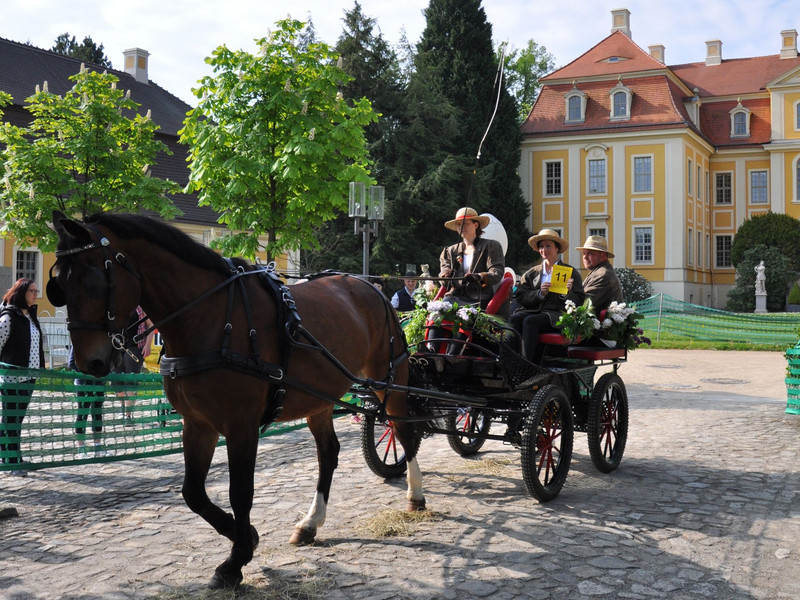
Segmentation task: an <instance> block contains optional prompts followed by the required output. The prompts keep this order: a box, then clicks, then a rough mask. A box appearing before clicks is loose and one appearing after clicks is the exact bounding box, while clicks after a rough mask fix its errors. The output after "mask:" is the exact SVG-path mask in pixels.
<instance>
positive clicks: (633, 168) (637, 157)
mask: <svg viewBox="0 0 800 600" xmlns="http://www.w3.org/2000/svg"><path fill="white" fill-rule="evenodd" d="M640 159H647V160H649V164H650V174H649V182H648V189H641V190H640V189H637V188H636V185H637V183H636V182H637V178H636V175H637V173H636V161H637V160H640ZM653 162H654V161H653V155H652V154H637V155H635V156H631V178H632V180H631V189H632V190H633V193H634V194H652V193H653Z"/></svg>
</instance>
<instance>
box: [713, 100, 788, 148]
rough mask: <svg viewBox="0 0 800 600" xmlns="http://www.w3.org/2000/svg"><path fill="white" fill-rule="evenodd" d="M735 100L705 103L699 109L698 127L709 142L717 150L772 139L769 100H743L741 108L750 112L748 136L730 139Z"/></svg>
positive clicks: (736, 103) (765, 141) (763, 142)
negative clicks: (731, 112)
mask: <svg viewBox="0 0 800 600" xmlns="http://www.w3.org/2000/svg"><path fill="white" fill-rule="evenodd" d="M737 105H738V102H736V101H735V100H731V101H726V102H706V103H704V104H703V105H702V107H701V108H700V127H701V128H702V130H703V133H704V134H705V135H706V137H708V139H709V141H710V142H711V143H712V144H714V145H715V146H716V147H718V148H735V147H746V146H750V145H752V144H766V143H767V142H769V141H770V139H771V137H772V131H771V126H770V99H769V98H755V99H750V100H745V101H743V102H742V106H744V107H746V108H748V109H749V110H750V136H749V137H746V138H731V115H730V111H731V110H733V109H734V108H736V106H737Z"/></svg>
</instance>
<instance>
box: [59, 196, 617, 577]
mask: <svg viewBox="0 0 800 600" xmlns="http://www.w3.org/2000/svg"><path fill="white" fill-rule="evenodd" d="M53 226H54V229H55V231H56V233H57V234H58V249H57V251H56V257H57V261H56V263H55V265H54V266H53V268H52V269H51V271H50V280H49V281H48V283H47V296H48V298H49V299H50V301H51V303H52V304H53V305H54V306H66V307H67V312H68V315H69V330H70V335H71V338H72V342H73V347H74V352H75V360H76V363H77V366H78V368H79V369H80V370H81V371H83V372H84V373H87V374H89V375H91V376H92V377H103V376H105V375H106V374H107V373H108V372H109V371H110V369H111V367H112V365H113V364H114V362H115V361H116V360H117V359H118V358H119V356H120V355H121V353H122V352H124V351H126V350H128V349H130V348H131V347H132V346H133V345H134V344H136V343H137V342H138V339H139V336H140V335H146V333H147V332H144V333H140V332H138V325H139V323H136V324H133V325H129V323H128V315H130V314H131V312H132V311H133V310H134V309H135V308H136V307H137V306H141V307H142V308H143V309H144V311H145V312H146V313H147V315H148V316H149V317H150V319H151V320H152V321H153V322H154V323H155V325H154V327H157V328H158V330H159V332H160V333H161V334H162V337H163V342H164V348H165V350H166V353H165V356H164V358H163V359H162V362H161V373H162V375H163V376H164V391H165V393H166V396H167V399H168V400H169V402H170V403H171V404H172V406H173V407H174V408H175V409H176V410H177V411H178V412H179V413H180V414H181V416H182V419H183V449H184V463H185V468H186V470H185V476H184V483H183V487H182V494H183V497H184V499H185V501H186V504H187V506H188V507H189V508H190V509H191V510H192V511H194V512H195V513H197V514H198V515H200V516H201V517H202V518H203V519H204V520H205V521H207V522H208V523H209V524H210V525H211V526H212V527H213V528H214V529H215V530H216V531H217V532H218V533H219V534H220V535H222V536H224V537H226V538H228V539H229V540H230V541H231V542H232V547H231V552H230V554H229V556H228V558H227V559H225V560H224V561H223V562H222V563H221V564H219V565H218V566H217V567H216V569H215V571H214V575H213V577H212V578H211V581H210V584H209V585H210V586H211V587H213V588H235V587H237V586H238V585H239V584H240V583H241V581H242V579H243V575H242V566H244V565H246V564H247V563H248V562H250V560H252V558H253V555H254V550H255V549H256V547H257V546H258V540H259V536H258V532H257V531H256V529H255V527H254V526H253V525H252V524H251V522H250V510H251V508H252V503H253V491H254V477H255V467H256V455H257V450H258V439H259V435H258V434H259V429H260V428H263V427H266V426H268V425H269V424H270V423H271V422H273V421H294V420H297V419H302V418H305V419H306V422H307V424H308V429H309V431H310V432H311V434H312V435H313V437H314V440H315V443H316V447H317V459H318V465H319V472H318V477H317V485H316V490H315V493H314V496H313V498H312V501H311V505H310V507H309V510H308V513H307V514H306V515H305V517H303V518H302V519H301V520H300V521H299V522H298V523H297V524H296V525H295V529H294V532H293V533H292V536H291V538H290V540H289V542H290V543H292V544H310V543H313V542H314V540H315V536H316V534H317V529H318V527H320V526H321V525H322V524H323V523H324V522H325V518H326V512H327V504H328V500H329V495H330V487H331V482H332V479H333V472H334V470H335V469H336V466H337V462H338V455H339V448H340V445H339V442H338V440H337V437H336V433H335V430H334V425H333V413H334V409H335V408H336V407H337V406H342V404H343V403H342V401H341V398H342V396H344V395H345V394H346V393H347V391H348V390H350V391H352V392H354V393H355V394H356V396H357V397H358V398H359V399H360V400H361V406H353V405H349V404H346V405H345V406H347V407H348V409H350V410H357V411H360V412H362V413H364V420H363V432H362V434H363V435H362V439H363V446H364V449H365V457H366V460H367V464H368V465H369V466H370V468H371V469H372V470H373V471H374V472H376V473H377V474H378V475H381V476H383V477H392V476H397V475H401V474H402V473H403V472H405V473H406V480H407V484H408V487H407V491H406V500H407V501H408V503H407V506H406V508H407V510H420V509H423V508H425V506H426V504H425V496H424V493H423V486H422V472H421V469H420V466H419V463H418V460H417V449H418V448H419V444H420V440H421V437H422V436H424V435H430V434H434V433H444V434H445V435H447V436H448V438H449V440H450V444H451V445H452V446H453V447H454V448H455V449H456V451H457V452H459V453H460V454H463V455H469V454H473V453H475V452H477V451H478V450H479V449H480V447H481V446H482V444H483V443H484V442H485V441H486V440H500V441H503V442H505V443H509V444H512V445H515V446H518V447H519V448H520V449H521V452H522V467H523V478H524V480H525V484H526V486H527V488H528V490H529V491H530V492H531V494H533V495H534V496H535V497H536V498H538V499H539V500H541V501H546V500H549V499H552V498H554V497H555V496H556V495H557V494H558V493H559V491H560V489H561V487H562V486H563V483H564V480H565V478H566V476H567V471H568V469H569V463H570V460H571V454H572V441H573V434H574V431H575V430H576V429H577V430H579V431H580V430H585V431H586V432H587V433H588V438H589V449H590V453H591V455H592V460H593V461H594V462H595V464H596V465H597V466H598V468H599V469H600V470H601V471H610V470H613V469H614V468H616V466H617V465H618V463H619V460H620V459H621V457H622V453H623V451H624V446H625V440H626V437H627V427H628V421H627V418H628V406H627V397H626V394H625V387H624V385H623V384H622V381H621V379H619V377H618V375H617V374H616V369H617V367H618V365H619V363H621V362H623V361H624V360H625V358H626V353H625V350H624V349H611V350H604V349H597V348H591V347H582V346H579V345H569V344H561V345H559V344H549V345H548V346H547V349H548V352H547V355H546V357H545V358H544V359H543V360H542V361H541V362H540V363H538V364H533V363H530V362H528V361H526V360H525V359H523V358H522V357H521V356H519V354H516V353H515V352H514V351H513V350H512V349H510V348H508V347H507V345H506V344H503V343H498V342H497V341H496V340H492V339H490V338H485V337H482V336H479V335H471V333H470V332H467V334H466V336H465V339H463V340H456V339H454V338H451V339H450V340H448V343H447V345H448V347H449V346H450V345H451V344H456V345H459V344H460V345H461V346H462V347H461V348H460V349H459V351H458V352H457V353H456V354H449V353H448V352H443V351H442V349H441V347H439V346H437V344H436V342H437V340H435V339H429V340H427V345H426V346H423V347H421V348H420V347H418V348H416V350H415V351H412V352H411V353H409V350H408V349H407V348H406V344H405V340H404V333H403V330H402V328H401V325H400V323H399V321H398V319H397V317H396V315H395V313H394V310H393V309H392V308H391V305H390V304H389V302H388V301H387V299H386V298H385V297H384V296H383V295H382V294H381V293H380V292H379V291H378V290H377V289H376V288H375V287H374V286H373V285H371V284H370V283H369V282H366V281H365V280H363V279H360V278H358V277H353V276H347V275H342V274H339V275H325V276H320V277H317V278H314V279H312V280H310V281H309V282H308V283H305V284H303V285H297V286H293V289H292V290H289V288H288V287H287V286H286V285H285V283H284V282H283V281H281V280H280V278H279V277H278V276H277V274H276V273H275V271H274V269H270V268H264V267H259V266H256V265H251V264H248V263H245V262H244V261H241V260H233V259H225V258H223V257H221V256H219V255H218V254H216V253H215V252H213V251H211V250H210V249H208V248H206V247H203V246H201V245H200V244H198V243H196V242H195V241H193V240H192V239H191V238H189V237H188V236H187V235H186V234H184V233H182V232H180V231H179V230H178V229H176V228H174V227H172V226H170V225H167V224H166V223H163V222H161V221H158V220H156V219H152V218H150V217H146V216H141V215H114V214H98V215H94V216H93V217H89V218H87V219H86V220H84V221H82V222H81V221H76V220H73V219H70V218H68V217H67V216H65V215H64V214H62V213H60V212H58V211H54V213H53ZM165 282H166V284H167V285H165ZM504 285H509V284H507V283H506V284H504ZM505 293H506V294H508V289H507V288H506V291H505ZM332 306H334V307H335V310H336V312H335V316H334V317H333V318H332V317H331V307H332ZM301 315H302V318H301ZM440 341H444V340H440ZM545 342H548V340H545ZM412 350H413V349H412ZM603 364H610V365H612V366H613V370H614V372H613V373H607V374H605V375H603V376H602V377H600V379H599V380H598V381H597V383H593V377H594V373H595V369H596V368H597V367H598V366H600V365H603ZM495 424H496V425H497V426H498V427H499V426H500V425H502V426H504V428H505V429H504V430H503V431H500V430H499V429H495V431H492V427H493V426H494V425H495ZM220 436H224V437H225V439H226V452H227V455H228V466H229V469H228V470H229V474H230V488H229V499H230V505H231V508H232V511H233V514H231V513H229V512H226V511H225V510H223V509H222V508H221V507H219V506H218V505H217V504H215V503H214V502H213V501H212V500H211V499H210V498H209V496H208V494H207V492H206V478H207V476H208V472H209V466H210V464H211V461H212V458H213V455H214V451H215V449H216V447H217V442H218V440H219V437H220Z"/></svg>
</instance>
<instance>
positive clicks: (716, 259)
mask: <svg viewBox="0 0 800 600" xmlns="http://www.w3.org/2000/svg"><path fill="white" fill-rule="evenodd" d="M723 238H727V239H728V248H727V258H728V264H727V265H721V264H720V248H719V244H720V241H721V240H722V239H723ZM731 248H733V235H731V234H729V233H723V234H715V235H714V268H715V269H733V263H731Z"/></svg>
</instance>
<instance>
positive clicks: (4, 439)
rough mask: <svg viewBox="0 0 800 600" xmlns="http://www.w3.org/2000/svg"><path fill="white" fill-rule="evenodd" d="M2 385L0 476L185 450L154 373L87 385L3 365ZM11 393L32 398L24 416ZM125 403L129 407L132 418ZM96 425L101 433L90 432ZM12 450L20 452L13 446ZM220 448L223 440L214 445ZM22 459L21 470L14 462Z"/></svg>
mask: <svg viewBox="0 0 800 600" xmlns="http://www.w3.org/2000/svg"><path fill="white" fill-rule="evenodd" d="M11 378H14V380H17V379H28V380H29V381H19V382H14V381H10V379H11ZM31 378H33V379H34V381H30V379H31ZM0 381H1V383H0V388H2V390H3V392H6V393H5V394H4V395H3V396H2V400H3V412H2V416H3V422H2V424H0V443H2V444H3V446H2V450H0V458H2V464H0V471H2V470H5V471H8V470H14V469H42V468H46V467H55V466H61V465H66V464H81V463H87V462H107V461H114V460H128V459H132V458H142V457H147V456H158V455H162V454H172V453H177V452H181V451H182V449H183V446H182V439H181V436H182V432H183V424H182V421H181V416H180V415H179V414H177V413H175V412H174V411H173V410H172V407H171V405H170V404H169V403H168V402H167V400H166V398H165V397H164V390H163V387H162V378H161V376H160V375H158V374H150V373H143V374H140V375H130V374H128V375H109V376H108V377H104V378H102V379H95V380H87V379H86V376H85V375H81V374H79V373H75V372H73V371H66V370H49V369H18V368H14V367H11V366H10V365H6V364H3V363H0ZM14 390H16V391H23V390H29V391H31V392H32V395H31V399H30V403H29V404H28V406H27V409H26V410H24V414H23V411H22V410H21V409H20V407H19V406H17V407H14V406H13V405H11V403H12V402H15V401H16V399H17V398H16V397H15V396H13V395H7V392H8V391H12V393H14V392H13V391H14ZM79 394H80V395H79ZM126 401H129V403H130V408H129V412H130V418H129V419H128V418H126V412H128V411H127V410H126V408H125V406H124V405H125V403H126ZM20 416H23V417H24V418H23V421H22V424H21V426H20V427H19V430H18V431H17V428H16V427H15V426H14V425H12V424H11V423H8V422H7V421H8V420H9V418H13V417H20ZM97 419H100V421H102V425H101V426H100V425H99V423H100V421H98V420H97ZM98 426H99V427H100V431H94V430H93V429H94V428H95V427H98ZM304 426H305V421H294V422H287V423H273V424H272V425H270V427H269V428H268V429H267V430H266V431H265V432H264V433H263V434H262V437H264V436H270V435H276V434H279V433H283V432H286V431H290V430H294V429H298V428H300V427H304ZM81 429H82V430H83V431H82V432H81ZM17 444H18V445H19V449H17V448H16V447H14V446H16V445H17ZM224 444H225V440H224V438H220V442H219V445H224ZM19 457H21V458H22V460H23V462H22V463H21V464H20V463H17V462H16V460H17V458H19ZM11 461H14V462H11Z"/></svg>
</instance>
